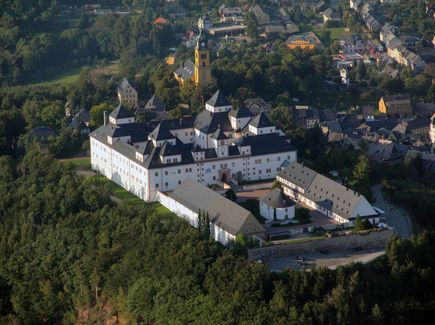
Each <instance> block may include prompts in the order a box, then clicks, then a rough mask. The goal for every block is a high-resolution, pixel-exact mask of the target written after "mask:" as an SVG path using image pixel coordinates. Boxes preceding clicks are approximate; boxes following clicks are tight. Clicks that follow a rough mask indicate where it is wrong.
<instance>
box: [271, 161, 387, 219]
mask: <svg viewBox="0 0 435 325" xmlns="http://www.w3.org/2000/svg"><path fill="white" fill-rule="evenodd" d="M276 179H277V181H278V182H280V183H281V184H282V188H283V192H284V194H285V195H287V196H288V197H290V198H291V199H293V200H294V201H296V202H299V203H302V204H303V205H306V206H307V207H308V208H311V209H314V210H316V211H319V212H320V213H322V214H324V215H326V216H328V217H329V218H332V219H334V220H335V221H337V222H339V223H342V224H347V225H352V224H353V222H354V220H355V218H356V217H358V216H359V217H361V218H364V219H368V220H369V221H370V222H371V223H372V224H376V223H378V222H379V221H380V216H379V214H378V213H377V212H376V210H375V209H374V208H373V207H372V206H371V205H370V203H369V202H368V201H367V200H366V198H365V197H364V196H363V195H361V194H359V193H357V192H355V191H353V190H351V189H349V188H347V187H345V186H344V185H341V184H339V183H337V182H335V181H333V180H331V179H329V178H327V177H325V176H323V175H321V174H318V173H316V172H315V171H313V170H311V169H309V168H307V167H304V165H303V164H298V163H292V164H290V165H289V166H288V167H287V168H286V169H285V170H284V171H282V172H280V173H279V175H277V177H276ZM298 184H299V185H298ZM302 184H303V185H302ZM301 186H303V187H301Z"/></svg>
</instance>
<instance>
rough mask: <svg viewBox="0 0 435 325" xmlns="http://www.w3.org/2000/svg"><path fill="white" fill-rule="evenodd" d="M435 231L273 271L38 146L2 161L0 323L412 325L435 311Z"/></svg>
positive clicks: (3, 157)
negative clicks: (339, 258)
mask: <svg viewBox="0 0 435 325" xmlns="http://www.w3.org/2000/svg"><path fill="white" fill-rule="evenodd" d="M434 247H435V232H433V231H425V232H422V233H421V234H419V235H417V236H415V237H413V238H412V239H409V240H406V239H399V238H393V239H392V240H391V241H390V242H389V244H388V247H387V254H386V256H385V257H383V258H380V259H378V260H376V261H375V262H373V263H371V264H367V265H362V264H351V265H348V266H345V267H339V268H338V269H337V270H334V271H333V270H328V269H314V270H313V271H311V272H300V271H292V270H288V271H284V272H282V273H271V272H269V271H268V269H267V267H266V266H265V265H263V264H258V263H255V262H253V261H249V260H247V259H246V257H245V256H244V253H243V252H244V249H243V247H235V246H234V247H230V248H224V247H222V246H220V245H219V244H217V243H216V242H213V241H211V240H210V239H205V238H204V236H202V235H201V234H200V233H199V232H198V231H197V230H196V229H194V228H191V227H190V226H189V225H188V224H187V223H186V222H184V221H182V220H181V219H178V218H175V217H172V216H162V215H159V214H158V213H157V212H156V210H155V206H154V205H149V204H144V205H143V206H138V205H129V204H121V205H117V204H115V203H113V202H112V201H111V200H110V190H109V189H108V188H107V186H105V185H104V184H102V183H100V181H99V180H98V178H88V179H82V178H80V177H79V176H77V175H76V173H75V172H74V170H73V167H72V165H69V164H62V163H59V162H58V161H56V160H55V159H54V158H53V156H52V155H50V154H48V153H44V152H41V150H39V149H38V148H34V149H32V150H29V151H28V153H27V154H26V155H25V156H24V158H23V159H22V160H21V161H16V160H14V159H13V158H11V157H8V156H2V157H1V158H0V287H1V290H0V323H4V324H58V323H65V324H70V323H73V322H76V321H84V317H85V316H84V315H86V317H85V318H86V321H88V322H95V323H102V322H103V321H104V320H105V319H108V318H111V317H112V318H113V317H116V318H117V319H118V320H123V321H125V322H127V323H132V324H185V323H194V324H206V323H207V324H289V323H291V324H409V323H416V324H422V323H425V321H426V320H428V319H431V317H432V319H433V317H434V316H435V307H434V306H435V277H434V274H435V273H434V271H433V269H434V267H435V252H434V249H435V248H434Z"/></svg>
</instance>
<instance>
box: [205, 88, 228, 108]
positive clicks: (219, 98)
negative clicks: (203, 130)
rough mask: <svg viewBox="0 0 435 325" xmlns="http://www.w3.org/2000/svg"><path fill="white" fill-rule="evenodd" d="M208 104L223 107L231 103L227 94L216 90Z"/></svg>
mask: <svg viewBox="0 0 435 325" xmlns="http://www.w3.org/2000/svg"><path fill="white" fill-rule="evenodd" d="M206 104H209V105H210V106H212V107H222V106H229V105H231V103H230V102H229V101H228V99H227V98H226V97H225V95H224V94H223V93H222V92H221V91H220V90H218V91H216V92H215V93H214V95H213V96H212V97H211V98H210V99H209V100H208V101H207V103H206Z"/></svg>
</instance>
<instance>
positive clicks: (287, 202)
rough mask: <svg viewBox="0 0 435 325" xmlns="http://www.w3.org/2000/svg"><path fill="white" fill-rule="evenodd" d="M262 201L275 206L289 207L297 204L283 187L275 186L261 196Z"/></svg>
mask: <svg viewBox="0 0 435 325" xmlns="http://www.w3.org/2000/svg"><path fill="white" fill-rule="evenodd" d="M260 201H261V202H263V203H264V204H266V205H268V206H271V207H273V208H288V207H291V206H294V205H295V204H296V202H295V201H293V200H291V199H290V198H289V197H288V196H286V195H284V193H283V192H282V190H281V189H279V188H274V189H273V190H271V191H270V192H269V193H267V194H266V195H264V196H262V197H261V198H260Z"/></svg>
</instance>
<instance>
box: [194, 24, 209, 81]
mask: <svg viewBox="0 0 435 325" xmlns="http://www.w3.org/2000/svg"><path fill="white" fill-rule="evenodd" d="M210 83H211V67H210V49H209V48H208V41H207V37H206V35H205V33H204V30H203V29H201V30H200V32H199V36H198V38H197V40H196V46H195V84H196V86H198V87H205V86H207V85H208V84H210Z"/></svg>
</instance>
